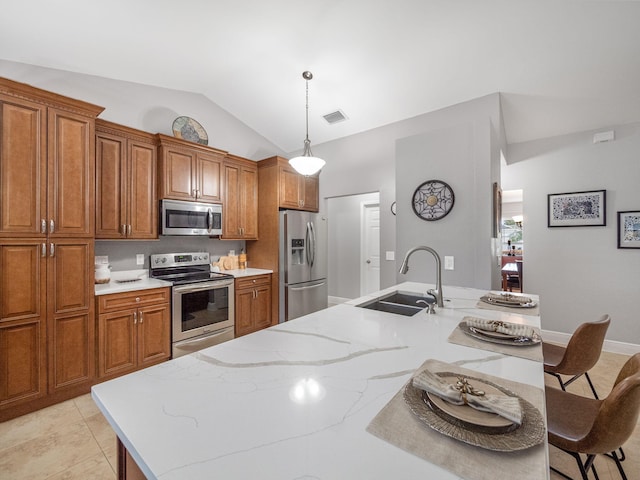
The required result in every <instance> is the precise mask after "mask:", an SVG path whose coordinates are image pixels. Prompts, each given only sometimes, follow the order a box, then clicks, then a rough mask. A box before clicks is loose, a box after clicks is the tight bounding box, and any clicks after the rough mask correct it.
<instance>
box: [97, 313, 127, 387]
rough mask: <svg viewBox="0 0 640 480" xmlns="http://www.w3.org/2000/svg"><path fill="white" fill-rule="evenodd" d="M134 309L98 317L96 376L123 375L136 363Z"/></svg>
mask: <svg viewBox="0 0 640 480" xmlns="http://www.w3.org/2000/svg"><path fill="white" fill-rule="evenodd" d="M135 312H136V310H123V311H120V312H111V313H105V314H102V315H99V317H98V377H100V378H103V377H107V376H115V375H124V374H125V373H129V372H132V371H133V370H135V368H136V363H137V342H136V323H134V314H135Z"/></svg>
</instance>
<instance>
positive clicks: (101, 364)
mask: <svg viewBox="0 0 640 480" xmlns="http://www.w3.org/2000/svg"><path fill="white" fill-rule="evenodd" d="M169 298H170V289H169V288H155V289H150V290H137V291H134V292H126V293H113V294H109V295H100V296H98V297H97V300H96V303H97V309H98V378H99V379H100V380H103V379H106V378H112V377H116V376H119V375H124V374H126V373H130V372H133V371H134V370H138V369H140V368H144V367H148V366H150V365H153V364H155V363H159V362H163V361H165V360H168V359H169V358H171V308H170V305H169Z"/></svg>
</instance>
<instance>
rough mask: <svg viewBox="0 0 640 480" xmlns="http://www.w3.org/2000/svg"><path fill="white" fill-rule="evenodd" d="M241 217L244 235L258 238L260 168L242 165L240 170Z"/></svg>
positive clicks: (245, 237) (250, 238) (252, 238)
mask: <svg viewBox="0 0 640 480" xmlns="http://www.w3.org/2000/svg"><path fill="white" fill-rule="evenodd" d="M240 202H241V203H240V217H241V218H242V225H241V226H242V236H243V237H244V239H246V240H256V239H257V238H258V169H257V168H247V167H242V170H241V171H240Z"/></svg>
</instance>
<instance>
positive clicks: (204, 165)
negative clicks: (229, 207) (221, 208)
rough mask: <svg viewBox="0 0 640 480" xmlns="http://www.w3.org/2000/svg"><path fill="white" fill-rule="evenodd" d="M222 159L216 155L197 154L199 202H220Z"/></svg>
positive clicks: (197, 194)
mask: <svg viewBox="0 0 640 480" xmlns="http://www.w3.org/2000/svg"><path fill="white" fill-rule="evenodd" d="M221 170H222V158H221V157H218V156H217V155H208V154H204V153H198V154H197V157H196V171H197V174H196V178H197V187H196V188H197V190H198V191H197V193H196V197H197V199H198V201H199V202H220V201H221V200H222V190H221V188H220V181H221V179H222V176H221Z"/></svg>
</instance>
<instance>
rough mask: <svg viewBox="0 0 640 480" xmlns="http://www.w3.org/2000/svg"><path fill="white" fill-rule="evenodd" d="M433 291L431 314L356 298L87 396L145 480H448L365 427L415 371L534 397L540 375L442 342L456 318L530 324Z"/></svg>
mask: <svg viewBox="0 0 640 480" xmlns="http://www.w3.org/2000/svg"><path fill="white" fill-rule="evenodd" d="M428 288H433V285H427V284H421V283H414V282H407V283H403V284H400V285H398V286H396V287H393V288H390V289H386V290H383V291H382V292H380V293H379V294H382V293H385V292H387V291H389V292H390V291H394V290H403V291H410V292H419V293H424V292H425V291H426V290H427V289H428ZM443 290H444V298H445V307H444V308H436V313H434V314H427V313H425V312H424V311H423V312H420V313H418V314H416V315H414V316H412V317H408V316H402V315H395V314H391V313H384V312H380V311H374V310H369V309H365V308H359V307H357V306H356V305H357V304H360V303H363V302H364V301H366V299H367V297H363V298H360V299H358V300H353V301H350V302H348V303H345V304H341V305H337V306H334V307H331V308H329V309H326V310H322V311H319V312H315V313H313V314H310V315H307V316H305V317H301V318H298V319H295V320H293V321H290V322H287V323H285V324H279V325H276V326H274V327H271V328H268V329H266V330H262V331H259V332H256V333H254V334H250V335H247V336H244V337H242V338H238V339H235V340H232V341H229V342H226V343H223V344H220V345H217V346H215V347H211V348H208V349H206V350H202V351H200V352H196V353H193V354H191V355H186V356H184V357H180V358H178V359H175V360H172V361H169V362H165V363H163V364H160V365H156V366H154V367H150V368H147V369H145V370H141V371H138V372H135V373H132V374H129V375H126V376H124V377H120V378H117V379H115V380H112V381H109V382H105V383H103V384H99V385H96V386H94V387H93V390H92V396H93V399H94V400H95V402H96V403H97V405H98V407H99V408H100V410H101V411H102V413H103V414H104V415H105V417H106V418H107V420H108V422H109V423H110V424H111V426H112V427H113V429H114V430H115V432H116V434H117V436H118V438H119V441H120V442H121V445H122V447H123V448H121V452H125V449H126V452H128V453H127V456H128V455H130V457H131V458H132V459H133V460H134V461H135V463H136V464H137V465H138V467H139V468H140V470H141V471H142V473H143V474H144V475H145V476H146V477H147V478H149V479H210V478H220V479H244V478H261V479H303V478H307V479H312V478H313V479H342V478H344V479H356V478H363V479H364V478H366V479H389V478H421V479H424V478H438V479H441V480H453V479H458V478H462V477H460V476H458V475H456V474H454V473H451V472H450V471H448V470H447V469H445V468H443V467H442V466H439V465H437V464H435V463H433V462H429V461H426V460H424V459H423V458H419V457H418V456H416V455H413V454H411V453H408V452H406V451H405V450H403V449H402V448H398V447H396V446H394V445H392V444H390V443H388V442H386V441H384V440H382V439H381V438H379V437H378V436H375V435H372V434H371V433H369V432H368V431H367V427H368V425H369V424H370V423H371V421H372V419H374V417H376V415H377V414H378V413H379V412H380V411H381V410H382V409H383V408H384V407H385V406H386V405H387V404H388V403H389V402H390V400H391V399H392V398H394V397H395V396H396V394H397V393H398V392H399V391H400V390H402V388H403V386H404V385H405V383H406V382H407V381H408V380H409V379H410V378H411V375H412V374H413V373H414V372H415V370H416V369H417V368H418V367H420V366H421V365H422V364H423V363H424V362H425V360H427V359H436V360H438V361H440V362H447V363H450V364H453V365H456V366H459V367H464V368H466V369H470V370H473V371H475V372H478V373H481V374H489V375H492V376H495V377H499V378H501V379H506V380H508V381H514V382H520V383H523V384H527V385H530V386H533V387H536V390H537V389H541V390H543V389H544V379H543V367H542V364H541V363H540V362H538V361H533V360H528V359H524V358H518V357H515V356H511V355H503V354H499V353H496V352H492V351H488V350H484V349H478V348H471V347H467V346H462V345H458V344H453V343H449V342H448V340H447V339H448V338H449V335H450V334H451V333H452V331H453V330H455V329H456V327H457V325H458V323H459V322H460V321H461V320H462V318H463V317H464V316H466V315H474V316H478V317H482V318H487V319H496V320H505V321H510V322H514V323H522V324H526V325H530V326H533V327H540V318H539V317H538V316H535V315H514V314H513V313H505V312H502V311H498V310H487V309H479V308H477V306H476V304H477V302H478V299H479V297H480V296H481V295H483V294H485V293H486V291H482V290H475V289H468V288H460V287H447V286H445V287H444V289H443ZM379 294H376V295H372V296H371V298H374V297H376V296H378V295H379ZM532 298H534V299H536V300H537V297H535V296H532ZM523 313H531V312H528V311H526V310H523ZM528 348H540V347H539V346H533V347H528ZM541 413H542V414H543V416H544V407H542V412H541ZM438 435H439V434H438ZM442 438H443V439H445V438H446V437H444V436H443V437H442ZM447 440H450V439H447ZM451 441H453V440H451ZM454 442H456V443H459V442H457V441H454ZM473 448H477V447H473ZM534 449H535V455H536V462H537V464H538V468H536V471H535V472H533V473H532V474H531V475H530V478H541V479H542V478H548V459H547V453H546V452H547V449H546V443H544V442H543V444H542V445H538V446H537V447H534ZM126 452H125V453H126ZM492 453H493V452H492ZM506 455H510V453H507V454H506ZM123 458H124V457H123ZM486 469H487V471H490V472H491V475H492V478H513V475H514V472H504V474H501V473H500V465H499V464H491V463H487V464H486ZM121 472H122V470H121ZM467 478H468V476H467ZM479 478H482V477H479Z"/></svg>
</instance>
